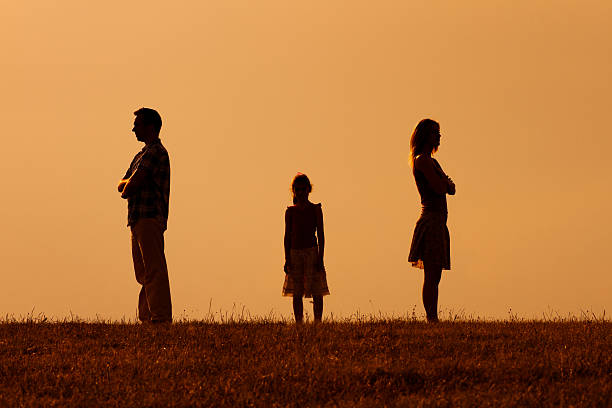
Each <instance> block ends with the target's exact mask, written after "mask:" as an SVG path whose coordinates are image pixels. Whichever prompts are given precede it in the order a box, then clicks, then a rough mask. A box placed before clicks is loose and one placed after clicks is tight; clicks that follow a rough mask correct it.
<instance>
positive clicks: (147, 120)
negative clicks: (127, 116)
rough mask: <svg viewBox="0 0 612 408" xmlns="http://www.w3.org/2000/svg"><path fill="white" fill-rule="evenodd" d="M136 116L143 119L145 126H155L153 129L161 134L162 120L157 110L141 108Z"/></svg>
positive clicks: (135, 113)
mask: <svg viewBox="0 0 612 408" xmlns="http://www.w3.org/2000/svg"><path fill="white" fill-rule="evenodd" d="M134 115H136V117H138V118H142V121H143V123H144V124H145V125H153V128H154V129H155V130H156V131H157V133H159V131H160V130H161V127H162V119H161V116H159V113H157V111H156V110H155V109H151V108H140V109H138V110H137V111H136V112H134Z"/></svg>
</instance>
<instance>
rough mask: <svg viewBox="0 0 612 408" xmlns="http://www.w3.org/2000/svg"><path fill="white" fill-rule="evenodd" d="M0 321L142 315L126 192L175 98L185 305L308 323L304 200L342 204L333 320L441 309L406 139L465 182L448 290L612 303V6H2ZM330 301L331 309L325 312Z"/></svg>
mask: <svg viewBox="0 0 612 408" xmlns="http://www.w3.org/2000/svg"><path fill="white" fill-rule="evenodd" d="M0 10H1V13H0V46H1V47H0V48H1V49H2V58H1V59H0V73H1V76H0V78H1V79H0V81H1V88H0V89H1V91H2V96H1V97H0V115H1V118H2V122H1V123H2V134H3V136H2V141H3V144H2V145H3V153H4V154H3V159H2V161H0V166H1V167H0V170H1V171H0V174H1V176H0V177H1V181H2V186H3V191H4V193H3V195H2V200H1V204H0V208H1V209H2V213H3V214H4V220H5V221H4V223H3V228H2V230H3V233H2V235H1V236H0V255H1V256H2V285H0V313H1V314H2V315H7V314H8V315H15V316H20V315H25V314H26V313H28V312H30V311H31V310H32V309H33V308H35V309H34V310H35V313H38V312H42V313H45V314H46V315H47V316H55V317H60V318H61V317H65V316H69V315H70V313H73V314H76V315H78V316H80V317H84V318H94V317H96V316H100V317H104V318H113V319H116V318H121V317H123V316H125V317H126V318H135V310H136V301H137V295H138V284H137V283H136V281H135V279H134V272H133V269H132V263H131V252H130V245H129V230H128V229H127V228H126V225H125V224H126V218H127V208H126V207H127V204H126V202H125V201H124V200H121V199H120V198H119V196H118V194H117V193H116V184H117V181H118V179H119V178H120V177H121V176H123V174H124V172H125V170H126V169H127V167H128V165H129V163H130V161H131V159H132V157H133V155H134V154H135V153H136V152H138V151H139V150H140V148H141V144H139V143H138V142H137V141H136V140H135V137H134V136H133V134H132V133H131V127H132V121H133V115H132V112H133V111H134V110H136V109H137V108H139V107H141V106H146V107H152V108H156V109H158V110H159V112H160V113H161V115H162V117H163V119H164V126H163V129H162V134H161V137H162V140H163V142H164V144H165V146H166V147H167V149H168V151H169V153H170V160H171V166H172V189H171V198H170V201H171V203H170V219H169V227H168V231H167V233H166V246H167V248H166V255H167V259H168V264H169V272H170V285H171V290H172V295H173V304H174V312H175V317H177V318H180V317H189V318H201V317H203V316H204V315H205V314H206V313H207V312H208V310H209V304H210V302H211V299H212V308H213V310H220V309H222V310H224V311H231V310H232V307H233V305H234V304H235V305H236V306H235V307H236V309H237V310H238V311H241V310H242V308H243V307H244V308H245V309H246V310H248V311H249V312H250V313H251V314H255V315H263V314H267V313H270V312H271V311H273V312H274V313H276V314H282V315H286V316H289V315H290V313H291V302H290V299H288V298H283V297H281V287H282V282H283V277H284V274H283V271H282V265H283V262H284V259H283V256H284V255H283V249H282V245H283V241H282V237H283V221H284V220H283V215H284V210H285V208H286V206H287V205H290V202H291V196H290V191H289V189H290V182H291V179H292V178H293V176H294V175H295V173H296V172H298V171H300V172H304V173H306V174H308V175H309V176H310V178H311V180H312V182H313V184H314V191H313V194H312V196H311V199H312V201H314V202H322V203H323V211H324V216H325V226H326V238H327V247H326V252H325V254H326V265H327V270H328V282H329V286H330V290H331V292H332V295H331V296H329V297H326V298H325V302H326V304H325V315H326V316H329V313H330V312H331V313H333V314H334V315H335V316H349V315H351V314H353V313H355V312H356V311H358V310H359V311H361V312H362V313H371V312H375V313H378V312H382V313H385V314H396V315H400V314H405V313H407V312H408V313H411V312H412V310H413V308H414V307H415V305H416V311H417V312H418V313H422V305H421V299H420V290H421V284H422V279H423V277H422V272H421V271H419V270H416V269H414V268H411V267H410V266H409V264H408V263H407V255H408V249H409V245H410V240H411V238H412V231H413V228H414V223H415V222H416V220H417V218H418V216H419V212H420V205H419V198H418V193H417V190H416V187H415V184H414V181H413V179H412V175H411V170H410V167H409V164H408V160H407V158H408V153H409V136H410V133H411V132H412V130H413V128H414V126H415V125H416V123H417V122H418V121H419V120H420V119H422V118H424V117H431V118H433V119H435V120H437V121H439V122H440V124H441V131H442V146H441V148H440V151H439V153H438V155H437V157H438V159H439V161H440V162H441V164H442V166H443V167H444V168H445V170H446V171H447V173H448V174H449V175H450V176H451V177H452V178H453V179H454V181H455V182H456V185H457V195H456V196H454V197H450V198H449V229H450V231H451V258H452V259H451V262H452V270H451V271H450V272H448V273H445V274H444V275H443V278H442V283H441V286H440V305H441V308H442V311H443V313H442V315H443V316H444V317H446V315H445V312H444V310H448V309H451V310H453V312H454V313H458V312H465V313H466V314H472V315H475V316H480V317H498V318H505V317H508V311H509V309H512V312H513V313H516V314H518V315H519V316H524V317H541V316H542V314H543V313H551V312H557V313H560V314H567V313H573V314H580V312H581V311H584V310H592V311H594V312H595V313H596V314H598V315H600V314H601V313H602V312H603V310H604V309H605V310H606V311H607V312H608V313H609V312H610V311H611V309H612V296H611V295H610V294H611V293H612V276H611V274H610V271H611V268H610V265H609V261H608V260H607V258H606V257H605V256H604V255H606V256H607V255H608V254H610V253H611V249H612V236H611V234H612V232H611V231H612V221H611V218H610V214H609V210H610V207H611V206H610V200H611V199H612V190H611V186H612V176H611V172H612V161H611V160H610V151H611V149H612V141H611V137H612V132H610V122H609V120H610V110H611V108H612V75H611V73H612V40H611V39H612V2H610V1H608V0H601V1H577V0H576V1H533V0H529V1H513V2H510V1H504V2H501V1H490V0H482V1H462V2H457V1H447V2H442V1H404V0H401V1H400V0H398V1H355V0H350V1H349V0H346V1H333V0H332V1H310V2H296V1H284V0H283V1H281V0H279V1H267V0H263V1H256V2H255V1H230V0H218V1H196V0H185V1H175V2H169V1H129V2H125V1H115V0H113V1H106V2H83V1H81V0H70V1H68V0H66V1H61V0H60V1H54V2H49V1H42V0H40V1H31V2H20V1H4V2H3V3H2V6H1V8H0ZM307 309H308V310H310V307H308V308H307Z"/></svg>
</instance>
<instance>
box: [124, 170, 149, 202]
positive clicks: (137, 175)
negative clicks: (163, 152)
mask: <svg viewBox="0 0 612 408" xmlns="http://www.w3.org/2000/svg"><path fill="white" fill-rule="evenodd" d="M146 176H147V175H146V172H145V171H143V170H141V169H136V171H135V172H134V174H132V175H131V176H130V177H129V178H128V179H124V180H121V181H120V182H119V191H120V192H121V198H128V197H129V196H130V195H131V194H133V193H134V192H135V191H138V190H139V189H140V188H141V187H142V185H143V184H144V182H145V179H146ZM122 185H123V189H121V186H122Z"/></svg>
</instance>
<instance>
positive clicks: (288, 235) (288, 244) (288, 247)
mask: <svg viewBox="0 0 612 408" xmlns="http://www.w3.org/2000/svg"><path fill="white" fill-rule="evenodd" d="M284 242H285V266H284V268H283V269H284V270H285V273H289V265H290V264H291V263H290V261H291V259H290V254H291V216H290V215H289V208H287V211H285V240H284Z"/></svg>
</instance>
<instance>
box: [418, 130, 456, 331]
mask: <svg viewBox="0 0 612 408" xmlns="http://www.w3.org/2000/svg"><path fill="white" fill-rule="evenodd" d="M440 138H441V136H440V125H439V124H438V123H437V122H436V121H433V120H431V119H423V120H422V121H420V122H419V124H418V125H417V126H416V128H415V129H414V132H413V133H412V137H411V138H410V157H411V159H412V174H413V175H414V180H415V182H416V185H417V189H418V190H419V194H420V195H421V205H422V208H423V211H422V213H421V217H420V218H419V220H418V221H417V223H416V226H415V227H414V235H413V237H412V244H411V246H410V254H409V255H408V262H410V263H412V265H413V266H414V267H417V268H420V269H424V271H425V273H424V274H425V280H424V282H423V306H425V312H426V313H427V320H428V321H430V322H437V321H438V284H439V283H440V278H441V277H442V270H443V269H450V235H449V233H448V228H447V226H446V219H447V217H448V210H447V206H446V195H447V194H450V195H453V194H455V183H453V181H452V180H451V178H450V177H448V176H447V175H446V174H445V173H444V170H442V166H440V163H438V161H437V160H436V159H434V158H433V157H431V155H432V154H433V153H435V152H436V151H437V150H438V147H439V146H440Z"/></svg>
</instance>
